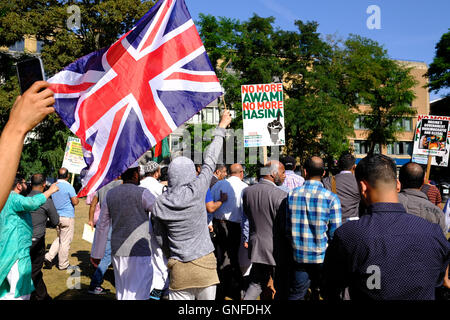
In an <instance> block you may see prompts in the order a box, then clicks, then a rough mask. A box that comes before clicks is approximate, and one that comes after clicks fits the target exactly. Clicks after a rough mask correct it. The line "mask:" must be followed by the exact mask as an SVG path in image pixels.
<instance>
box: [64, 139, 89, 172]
mask: <svg viewBox="0 0 450 320" xmlns="http://www.w3.org/2000/svg"><path fill="white" fill-rule="evenodd" d="M62 167H64V168H67V170H68V171H69V172H71V173H73V174H80V172H81V170H82V169H83V168H85V167H86V163H85V162H84V157H83V149H82V147H81V141H80V139H78V138H74V137H69V138H68V139H67V144H66V150H65V153H64V160H63V163H62ZM72 177H73V176H72Z"/></svg>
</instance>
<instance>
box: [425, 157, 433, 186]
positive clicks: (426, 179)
mask: <svg viewBox="0 0 450 320" xmlns="http://www.w3.org/2000/svg"><path fill="white" fill-rule="evenodd" d="M432 157H433V156H432V155H431V154H430V153H428V162H427V171H426V173H425V181H426V182H427V183H428V179H429V178H430V170H431V160H432Z"/></svg>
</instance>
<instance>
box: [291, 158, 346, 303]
mask: <svg viewBox="0 0 450 320" xmlns="http://www.w3.org/2000/svg"><path fill="white" fill-rule="evenodd" d="M303 170H304V173H305V177H306V182H305V184H304V185H303V186H301V187H299V188H296V189H294V190H293V191H291V192H290V193H289V196H288V210H287V224H286V229H287V235H288V237H289V238H290V240H291V243H292V248H293V258H294V270H293V271H294V272H293V279H292V280H291V284H290V289H289V300H303V299H304V297H305V294H306V292H307V290H308V288H311V293H312V299H318V297H319V292H318V290H319V285H320V277H321V269H322V264H323V260H324V257H325V250H326V248H327V244H328V240H331V238H332V237H333V233H334V231H335V230H336V229H337V228H338V227H339V226H340V225H341V224H342V213H341V203H340V201H339V198H338V197H337V195H335V194H334V193H332V192H331V191H329V190H327V189H325V188H324V186H323V185H322V182H321V178H322V177H323V175H324V173H325V170H324V166H323V160H322V159H321V158H319V157H311V158H309V159H307V160H306V162H305V165H304V169H303Z"/></svg>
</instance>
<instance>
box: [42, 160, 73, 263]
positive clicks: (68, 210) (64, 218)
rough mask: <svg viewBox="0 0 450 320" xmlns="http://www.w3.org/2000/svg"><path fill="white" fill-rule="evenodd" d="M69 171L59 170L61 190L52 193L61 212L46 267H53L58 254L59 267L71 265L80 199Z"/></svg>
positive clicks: (47, 255) (57, 208) (46, 258)
mask: <svg viewBox="0 0 450 320" xmlns="http://www.w3.org/2000/svg"><path fill="white" fill-rule="evenodd" d="M68 180H69V171H68V170H67V169H66V168H60V169H59V170H58V187H59V191H58V192H55V193H54V194H53V195H52V200H53V203H54V205H55V208H56V211H57V212H58V214H59V224H58V226H57V227H56V231H57V237H56V239H55V240H54V241H53V243H52V245H51V247H50V250H49V251H48V252H47V254H46V255H45V260H44V264H45V267H46V268H51V267H52V261H53V259H54V258H55V256H56V255H58V269H59V270H66V269H67V268H68V267H69V250H70V244H71V243H72V239H73V234H74V230H75V206H76V205H77V204H78V202H79V200H78V198H77V194H76V192H75V189H74V188H73V186H72V185H71V184H70V183H69V182H68Z"/></svg>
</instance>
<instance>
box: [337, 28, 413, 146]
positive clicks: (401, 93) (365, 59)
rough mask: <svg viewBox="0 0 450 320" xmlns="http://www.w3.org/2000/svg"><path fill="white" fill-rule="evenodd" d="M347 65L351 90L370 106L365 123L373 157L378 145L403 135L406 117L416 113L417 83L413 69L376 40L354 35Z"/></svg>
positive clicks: (347, 51)
mask: <svg viewBox="0 0 450 320" xmlns="http://www.w3.org/2000/svg"><path fill="white" fill-rule="evenodd" d="M344 64H345V69H346V72H347V75H348V81H347V85H348V88H349V90H350V91H351V92H356V93H358V97H359V99H361V100H362V101H364V102H365V104H367V105H370V109H369V111H366V112H363V113H364V114H365V115H364V118H363V121H362V123H363V125H364V127H365V128H368V129H369V133H368V136H367V140H368V142H369V145H370V149H369V154H373V152H374V150H375V146H376V145H377V144H380V145H386V144H388V143H391V142H394V141H396V136H397V134H398V133H400V132H402V128H401V127H400V126H399V122H400V121H401V120H402V118H404V117H408V116H412V115H415V114H416V110H415V109H413V108H411V107H410V104H411V102H412V101H413V100H414V98H415V94H414V91H413V89H412V88H413V87H414V85H415V84H416V81H415V80H414V78H413V76H412V75H411V74H410V70H411V69H410V68H407V67H405V66H403V65H402V64H401V63H399V62H397V61H394V60H391V59H389V57H388V54H387V51H386V50H385V49H384V48H383V47H382V46H380V45H379V44H378V43H377V42H376V41H373V40H370V39H367V38H363V37H360V36H357V35H351V36H350V37H349V39H347V41H346V42H345V49H344Z"/></svg>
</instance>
